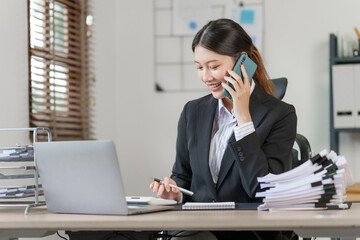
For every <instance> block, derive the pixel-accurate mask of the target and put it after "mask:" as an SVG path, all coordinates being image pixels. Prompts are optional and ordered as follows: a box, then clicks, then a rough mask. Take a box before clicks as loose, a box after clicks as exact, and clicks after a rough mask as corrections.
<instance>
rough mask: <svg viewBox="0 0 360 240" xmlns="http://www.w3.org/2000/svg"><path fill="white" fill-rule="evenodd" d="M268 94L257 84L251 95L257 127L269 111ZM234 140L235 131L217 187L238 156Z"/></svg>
mask: <svg viewBox="0 0 360 240" xmlns="http://www.w3.org/2000/svg"><path fill="white" fill-rule="evenodd" d="M266 96H267V95H266V93H265V92H264V91H263V90H262V89H261V87H260V86H257V85H255V88H254V91H253V92H252V94H251V96H250V103H249V111H250V115H251V119H252V121H253V123H254V127H255V129H256V128H257V127H258V126H259V124H260V123H261V121H262V119H263V117H264V115H265V114H266V113H267V111H268V110H267V107H266V106H265V105H264V104H263V102H264V101H266ZM234 142H236V139H235V135H234V133H233V134H232V135H231V137H230V139H229V141H228V145H227V148H226V150H225V153H224V156H223V159H222V162H221V168H220V173H219V178H218V182H217V184H216V188H217V189H218V188H219V187H220V186H221V184H222V183H223V181H224V180H225V177H226V175H227V174H228V172H229V170H230V169H231V167H232V166H233V164H234V162H235V160H236V158H237V157H236V156H235V154H234V152H233V151H232V149H231V144H232V143H234Z"/></svg>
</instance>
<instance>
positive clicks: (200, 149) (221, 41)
mask: <svg viewBox="0 0 360 240" xmlns="http://www.w3.org/2000/svg"><path fill="white" fill-rule="evenodd" d="M192 49H193V52H194V59H195V65H196V67H197V71H198V77H199V78H200V79H201V81H203V82H204V83H205V84H206V85H207V86H208V87H209V89H210V90H211V94H210V95H207V96H205V97H202V98H200V99H196V100H193V101H190V102H188V103H187V104H186V105H185V107H184V109H183V111H182V113H181V116H180V119H179V123H178V137H177V143H176V160H175V163H174V166H173V170H172V175H171V177H170V178H165V179H164V184H159V183H157V182H153V183H152V184H151V185H150V188H151V189H153V191H154V192H157V194H158V196H159V197H161V198H166V199H174V200H177V201H178V202H187V201H196V202H213V201H215V202H224V201H234V202H258V201H261V199H257V198H255V193H256V192H257V191H258V190H259V183H258V182H257V177H261V176H264V175H266V174H268V173H274V174H278V173H281V172H284V171H287V170H289V168H290V160H289V158H290V154H291V149H292V146H293V143H294V140H295V135H296V123H297V118H296V113H295V109H294V107H293V106H292V105H289V104H286V103H285V102H282V101H280V100H279V99H277V98H276V97H275V96H274V92H273V86H272V83H271V81H269V79H268V76H267V73H266V70H265V68H264V65H263V62H262V59H261V56H260V54H259V52H258V50H257V49H256V47H255V46H254V44H253V43H252V40H251V38H250V37H249V35H248V34H247V33H246V32H245V31H244V29H243V28H242V27H241V26H240V25H238V24H237V23H235V22H233V21H231V20H228V19H219V20H216V21H211V22H209V23H208V24H207V25H205V26H204V27H203V28H202V29H201V30H200V31H199V32H198V33H197V34H196V36H195V38H194V40H193V43H192ZM241 54H246V55H248V57H249V58H250V59H251V60H253V61H254V62H255V63H256V64H257V70H256V72H255V74H254V76H253V79H249V78H248V75H247V73H246V71H245V69H244V67H243V66H242V68H241V71H242V75H243V76H244V81H242V79H241V78H240V76H239V75H238V74H236V73H235V72H233V71H232V70H231V69H232V68H233V66H234V64H235V62H236V60H237V59H238V58H239V56H240V55H241ZM230 76H231V77H232V78H231V77H230ZM227 81H228V82H230V83H231V84H232V85H234V88H235V90H233V89H232V88H230V87H229V86H228V85H227V84H226V82H227ZM223 89H226V90H227V91H228V92H229V93H230V94H231V96H232V99H233V101H231V100H230V99H229V98H227V97H226V96H225V95H224V93H223ZM169 184H174V185H178V186H180V187H183V188H186V189H190V190H191V191H193V192H194V195H193V196H191V197H189V196H187V195H182V194H181V193H180V192H179V190H178V189H176V188H171V187H170V186H169Z"/></svg>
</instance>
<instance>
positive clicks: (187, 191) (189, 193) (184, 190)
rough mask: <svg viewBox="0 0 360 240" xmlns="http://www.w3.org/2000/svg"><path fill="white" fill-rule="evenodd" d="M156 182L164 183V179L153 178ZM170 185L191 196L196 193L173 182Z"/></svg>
mask: <svg viewBox="0 0 360 240" xmlns="http://www.w3.org/2000/svg"><path fill="white" fill-rule="evenodd" d="M152 179H153V180H154V181H155V182H158V183H161V184H164V181H162V180H160V179H159V178H152ZM169 186H170V187H172V188H177V189H179V190H180V192H182V193H184V194H186V195H189V196H192V195H194V193H193V192H192V191H189V190H186V189H185V188H182V187H178V186H175V185H173V184H169Z"/></svg>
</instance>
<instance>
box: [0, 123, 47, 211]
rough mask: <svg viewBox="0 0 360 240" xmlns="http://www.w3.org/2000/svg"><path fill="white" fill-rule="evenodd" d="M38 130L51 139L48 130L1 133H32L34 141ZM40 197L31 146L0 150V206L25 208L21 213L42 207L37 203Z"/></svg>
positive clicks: (20, 130) (18, 130)
mask: <svg viewBox="0 0 360 240" xmlns="http://www.w3.org/2000/svg"><path fill="white" fill-rule="evenodd" d="M39 131H42V132H46V133H47V135H48V140H49V141H50V140H51V132H50V129H48V128H7V129H0V133H2V132H25V134H26V135H29V134H28V132H33V140H34V142H36V140H37V134H38V132H39ZM42 195H43V190H42V185H41V184H40V183H39V174H38V170H37V167H36V158H35V156H34V149H33V146H32V144H26V145H21V146H13V147H0V206H1V207H19V206H23V207H26V208H25V214H27V213H28V212H29V209H30V207H35V206H42V205H45V201H43V200H42V201H40V199H39V197H40V196H42Z"/></svg>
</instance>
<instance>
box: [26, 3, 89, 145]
mask: <svg viewBox="0 0 360 240" xmlns="http://www.w3.org/2000/svg"><path fill="white" fill-rule="evenodd" d="M28 10H29V80H30V81H29V108H30V109H29V113H30V114H29V116H30V126H31V127H48V128H50V129H51V132H52V134H53V139H54V140H80V139H90V138H91V136H92V132H91V118H90V116H91V107H92V105H94V100H93V99H92V96H91V86H92V84H93V83H92V80H94V79H95V78H94V77H92V72H91V71H90V69H91V67H92V66H91V61H90V58H89V56H90V55H91V53H90V51H91V49H90V47H89V46H90V40H89V38H90V37H91V30H90V25H89V26H88V25H86V17H87V16H88V10H89V9H88V6H87V1H85V0H28Z"/></svg>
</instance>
